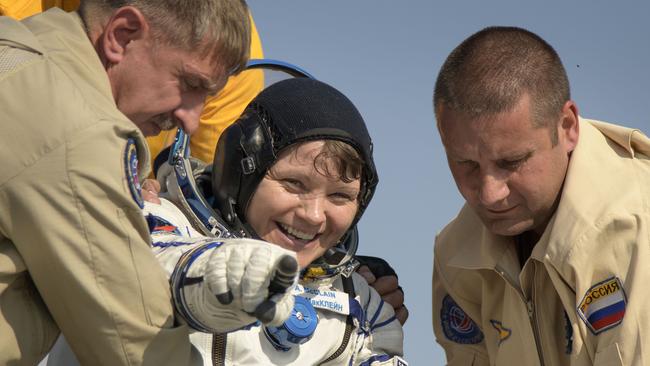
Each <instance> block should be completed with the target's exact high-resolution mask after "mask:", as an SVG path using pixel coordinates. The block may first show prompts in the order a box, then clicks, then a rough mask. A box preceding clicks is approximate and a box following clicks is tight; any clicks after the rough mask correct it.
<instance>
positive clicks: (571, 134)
mask: <svg viewBox="0 0 650 366" xmlns="http://www.w3.org/2000/svg"><path fill="white" fill-rule="evenodd" d="M558 130H559V131H558V132H559V134H560V142H561V143H562V144H563V146H564V148H565V150H566V151H567V153H569V152H571V151H573V150H574V149H575V148H576V145H578V137H579V135H580V123H579V117H578V106H577V105H576V103H575V102H574V101H572V100H569V101H567V102H566V103H564V107H562V120H561V121H560V124H559V126H558Z"/></svg>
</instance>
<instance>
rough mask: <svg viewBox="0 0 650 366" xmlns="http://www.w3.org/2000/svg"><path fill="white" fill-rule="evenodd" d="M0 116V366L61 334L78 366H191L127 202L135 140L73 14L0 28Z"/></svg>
mask: <svg viewBox="0 0 650 366" xmlns="http://www.w3.org/2000/svg"><path fill="white" fill-rule="evenodd" d="M33 101H38V103H34V102H33ZM0 104H1V105H2V108H0V126H1V128H0V129H1V130H2V133H0V158H1V159H2V161H3V169H2V171H1V172H0V364H2V365H9V364H21V365H22V364H25V365H30V364H31V365H33V364H36V363H37V362H38V361H39V360H40V359H41V358H42V357H43V356H44V355H45V353H46V352H47V351H48V350H49V348H50V347H51V345H52V343H53V342H54V340H55V338H56V337H57V335H58V333H59V329H60V330H61V331H62V332H63V333H64V334H65V336H66V338H67V339H68V341H69V342H70V344H71V346H72V348H73V349H74V351H75V353H76V354H77V355H78V357H79V360H80V361H81V362H82V363H83V364H106V365H121V364H152V365H154V364H155V365H163V364H173V365H183V364H187V363H188V362H189V359H190V344H189V342H188V341H187V336H188V331H187V327H184V326H181V327H176V326H175V325H174V318H173V315H174V313H173V308H172V306H171V296H170V291H169V284H168V283H167V281H166V277H165V275H164V272H163V271H162V269H161V268H160V265H159V264H158V263H157V261H156V259H155V257H154V256H152V255H151V248H150V246H149V242H148V240H149V239H148V230H147V226H146V222H145V221H144V219H143V218H142V214H141V210H140V207H139V206H138V204H137V202H136V201H139V197H140V196H139V191H138V190H137V184H136V183H137V179H135V178H136V177H137V176H138V173H141V174H145V173H146V172H147V170H148V164H147V162H148V160H149V157H148V154H147V152H146V151H147V150H146V145H145V143H144V138H143V137H142V135H141V134H140V132H139V131H138V130H137V129H136V127H135V125H133V123H131V122H130V121H129V120H128V119H127V118H126V117H125V116H124V115H123V114H122V113H120V112H119V111H118V110H117V108H116V106H115V102H114V100H113V97H112V92H111V87H110V85H109V81H108V78H107V76H106V72H105V70H104V68H103V66H102V64H101V62H100V60H99V58H98V57H97V54H96V52H95V50H94V49H93V47H92V45H91V43H90V42H89V40H88V37H87V35H86V33H85V31H84V29H83V26H82V22H81V20H80V18H79V17H78V15H77V14H76V13H65V12H63V11H61V10H57V9H53V10H51V11H48V12H46V13H44V14H40V15H37V16H34V17H32V18H30V19H28V20H26V21H24V22H22V23H19V22H17V21H15V20H12V19H10V18H6V17H2V18H0ZM137 161H140V162H145V163H144V164H141V169H138V168H137ZM138 170H139V171H138ZM134 179H135V180H134ZM99 334H101V337H98V335H99Z"/></svg>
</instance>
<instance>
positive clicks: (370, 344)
mask: <svg viewBox="0 0 650 366" xmlns="http://www.w3.org/2000/svg"><path fill="white" fill-rule="evenodd" d="M161 201H162V204H161V205H155V204H150V203H146V204H145V208H144V211H145V215H146V216H148V219H147V220H148V221H149V222H153V223H157V224H158V225H156V226H153V227H151V228H152V241H153V245H154V247H155V249H154V251H155V252H156V256H157V257H158V258H159V259H160V261H161V263H162V264H163V266H164V267H165V269H166V270H167V271H168V273H170V275H171V274H172V273H174V272H175V271H176V272H177V271H178V266H179V265H182V263H183V261H179V258H180V257H181V256H182V255H183V254H184V253H188V252H189V251H191V250H196V248H197V247H201V246H210V243H219V242H220V241H219V240H218V239H215V238H206V237H204V236H202V235H201V234H199V233H198V232H197V231H195V230H194V229H193V228H192V226H191V224H190V222H189V221H188V220H187V219H186V218H185V216H184V215H183V213H182V212H181V211H180V210H179V209H178V208H176V207H175V206H174V205H173V204H171V203H170V202H169V201H167V200H165V199H161ZM249 241H250V242H252V241H253V240H252V239H227V240H225V242H232V243H235V244H236V245H242V244H245V243H247V242H249ZM262 245H266V246H268V247H273V248H277V247H276V246H274V245H271V244H268V243H262ZM219 249H220V248H219V247H216V248H215V249H208V250H219ZM204 255H205V256H206V257H207V256H208V255H209V253H205V254H204ZM191 266H197V267H202V266H203V264H202V263H201V262H200V261H195V262H194V263H193V264H192V265H191ZM188 272H192V268H190V269H188ZM351 278H352V282H353V285H354V291H355V293H356V297H355V298H353V299H352V298H350V297H349V295H348V293H346V292H345V291H344V289H343V277H342V275H340V274H339V275H337V276H334V277H329V278H326V279H321V280H312V281H309V282H303V281H300V283H299V284H298V285H297V286H296V287H295V288H294V289H293V294H294V295H296V296H300V297H303V298H306V299H309V300H310V303H311V304H312V305H313V306H314V308H315V309H316V313H317V317H318V324H317V326H316V328H315V330H314V332H313V336H312V337H311V339H310V340H308V341H307V342H305V343H302V344H297V345H293V347H287V349H282V347H281V346H280V347H278V345H277V344H276V345H274V343H273V342H274V341H273V338H272V336H269V335H267V333H268V331H267V332H265V326H263V325H258V324H255V325H253V326H251V327H247V328H246V329H242V330H238V331H234V332H230V333H226V334H217V335H214V334H211V333H203V332H195V333H193V334H191V335H190V338H191V340H192V344H194V345H195V346H196V348H197V349H198V350H199V351H200V352H201V355H202V356H203V359H204V361H205V363H204V364H205V365H222V364H225V365H316V364H323V365H342V364H345V365H348V364H352V365H406V362H404V361H403V360H402V359H401V358H399V357H397V356H391V355H401V354H402V338H403V333H402V327H401V326H400V324H399V322H398V321H397V320H396V319H395V316H394V313H393V309H392V307H391V306H390V305H388V304H384V301H383V300H382V299H381V297H380V296H379V294H377V292H376V291H375V290H374V289H372V288H370V287H369V286H368V284H367V283H366V281H365V280H364V279H362V278H361V276H359V275H357V274H356V273H353V274H352V276H351ZM195 291H196V292H197V293H198V294H196V295H192V294H188V295H187V296H186V297H193V296H195V297H198V296H201V294H203V292H202V291H200V290H199V289H198V288H196V289H195ZM233 314H236V312H233ZM292 317H296V313H295V312H294V314H292ZM223 321H224V319H223V317H221V318H220V319H219V320H217V321H216V323H219V322H223ZM233 323H235V324H237V323H245V321H244V320H241V319H237V320H236V321H233ZM220 326H222V325H220ZM215 358H216V359H215ZM326 360H327V361H326ZM400 362H401V363H400Z"/></svg>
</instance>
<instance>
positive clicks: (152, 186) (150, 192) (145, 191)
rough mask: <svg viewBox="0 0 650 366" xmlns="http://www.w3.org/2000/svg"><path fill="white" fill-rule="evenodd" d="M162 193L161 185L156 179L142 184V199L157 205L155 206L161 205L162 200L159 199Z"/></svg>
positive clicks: (147, 180)
mask: <svg viewBox="0 0 650 366" xmlns="http://www.w3.org/2000/svg"><path fill="white" fill-rule="evenodd" d="M159 193H160V183H158V181H157V180H155V179H145V180H144V181H143V182H142V199H143V200H145V201H147V202H151V203H155V204H158V205H159V204H160V199H159V198H158V194H159Z"/></svg>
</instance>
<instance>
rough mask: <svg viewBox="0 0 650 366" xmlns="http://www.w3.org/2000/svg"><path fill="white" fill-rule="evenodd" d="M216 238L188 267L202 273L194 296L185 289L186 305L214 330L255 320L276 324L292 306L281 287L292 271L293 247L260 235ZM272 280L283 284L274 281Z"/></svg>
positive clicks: (294, 271)
mask: <svg viewBox="0 0 650 366" xmlns="http://www.w3.org/2000/svg"><path fill="white" fill-rule="evenodd" d="M220 241H223V244H222V245H221V246H219V247H218V248H214V249H213V251H212V253H211V254H209V257H208V258H207V261H205V262H204V263H196V264H195V265H192V266H191V268H190V270H189V271H188V277H200V276H202V277H203V284H204V286H202V289H203V291H202V293H201V295H200V297H199V298H190V296H191V294H189V293H187V294H186V296H185V298H186V303H187V306H186V308H187V309H188V310H189V311H191V312H192V316H194V317H196V320H197V321H198V322H199V323H202V324H203V325H204V327H205V328H207V329H209V330H212V331H216V332H220V333H223V332H229V331H233V330H237V329H239V328H242V327H243V326H246V325H248V324H250V323H253V322H255V321H256V320H260V321H261V322H263V323H265V324H269V325H272V326H279V325H281V324H282V323H283V322H284V321H285V320H286V319H287V318H288V317H289V315H291V311H292V309H293V296H292V291H290V290H286V288H287V287H289V288H291V286H293V285H294V284H295V283H296V279H297V277H298V265H297V261H296V255H295V253H293V252H291V251H288V250H286V249H283V248H280V247H279V246H276V245H273V244H269V243H266V242H263V241H260V240H253V239H221V240H220ZM287 257H288V259H287ZM289 262H291V263H289ZM288 264H291V265H288ZM278 268H280V271H278ZM278 272H281V274H278ZM278 278H279V279H280V281H278ZM272 279H275V280H274V281H273V282H272ZM278 282H283V283H284V285H282V286H279V287H278V286H277V283H278ZM269 288H271V291H269ZM188 295H189V296H188ZM190 325H191V324H190Z"/></svg>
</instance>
